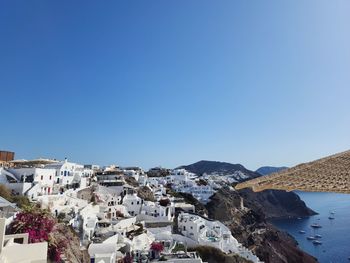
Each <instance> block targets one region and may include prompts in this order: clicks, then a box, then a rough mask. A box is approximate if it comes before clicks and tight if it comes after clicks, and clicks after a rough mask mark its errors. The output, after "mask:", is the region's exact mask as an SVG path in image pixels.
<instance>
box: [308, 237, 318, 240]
mask: <svg viewBox="0 0 350 263" xmlns="http://www.w3.org/2000/svg"><path fill="white" fill-rule="evenodd" d="M306 239H307V240H316V237H313V236H308V237H307V238H306Z"/></svg>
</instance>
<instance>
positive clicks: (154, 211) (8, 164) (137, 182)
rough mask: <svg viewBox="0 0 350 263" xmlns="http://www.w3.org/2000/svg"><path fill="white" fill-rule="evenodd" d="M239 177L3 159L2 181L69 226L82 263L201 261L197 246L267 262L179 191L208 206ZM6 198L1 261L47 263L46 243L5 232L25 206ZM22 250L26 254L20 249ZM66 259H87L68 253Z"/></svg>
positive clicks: (0, 165) (1, 209)
mask: <svg viewBox="0 0 350 263" xmlns="http://www.w3.org/2000/svg"><path fill="white" fill-rule="evenodd" d="M236 175H237V174H236ZM239 176H244V175H241V174H240V175H239ZM234 181H235V180H234V179H233V177H232V176H222V177H220V176H215V175H207V174H204V175H201V176H198V175H197V174H194V173H191V172H188V171H187V170H185V169H173V170H171V169H164V168H161V167H157V168H153V169H150V170H149V171H147V172H146V171H144V170H143V169H142V168H140V167H119V166H117V165H110V166H106V167H99V166H98V165H91V164H90V165H82V164H78V163H75V162H72V161H70V160H68V159H65V160H63V161H58V160H51V159H36V160H5V161H2V162H1V163H0V184H1V185H3V186H4V187H6V188H7V189H9V190H10V191H11V194H12V195H14V196H25V197H27V198H28V199H29V200H30V202H31V203H33V204H38V206H39V207H40V209H47V210H48V211H50V214H51V215H50V216H52V217H54V218H56V219H57V220H59V221H60V222H64V224H65V225H66V226H69V227H70V228H71V229H72V230H73V232H75V233H76V236H77V237H78V238H79V249H80V250H81V251H83V252H84V253H85V254H86V255H88V260H89V261H87V260H86V259H85V261H84V262H96V263H97V262H99V263H114V262H157V261H167V262H173V263H182V262H183V263H201V262H203V259H202V258H201V256H200V253H198V252H196V248H199V247H211V248H213V249H217V250H219V251H221V252H220V253H223V254H227V255H237V256H239V258H241V259H242V260H244V261H239V262H246V261H247V262H255V263H258V262H262V261H260V260H259V258H258V257H257V256H255V255H254V253H253V252H252V251H251V250H249V249H248V248H246V247H244V246H243V245H242V244H241V243H239V242H238V240H237V239H236V238H235V237H234V236H233V235H232V234H231V231H230V229H229V228H228V227H227V226H225V225H224V224H223V223H222V222H219V221H216V220H212V219H210V218H208V215H206V214H203V213H197V212H198V211H196V207H195V205H194V204H191V203H189V202H187V201H186V200H185V199H184V198H183V197H181V195H180V194H179V193H187V194H191V195H192V196H193V197H194V198H195V199H196V200H197V202H198V203H201V204H206V203H207V202H208V201H209V200H210V197H211V196H212V195H213V194H214V193H215V192H216V191H218V190H219V189H220V188H222V187H223V186H226V187H227V186H229V185H230V183H232V182H234ZM230 188H232V187H231V186H230ZM232 190H234V189H233V188H232ZM0 203H1V207H0V217H1V220H0V223H1V224H0V262H4V263H5V262H6V263H12V262H47V260H48V258H47V254H48V253H47V247H48V245H47V243H46V242H45V241H43V242H38V243H35V244H32V243H29V242H28V236H26V234H16V235H14V234H10V235H8V234H7V233H6V229H7V228H9V226H11V222H13V220H15V219H16V216H17V215H18V213H20V209H19V208H18V207H17V206H16V205H15V204H14V203H11V202H9V201H8V200H6V199H4V198H3V199H1V200H0ZM241 206H242V208H244V203H243V201H242V204H241ZM5 233H6V234H5ZM18 240H21V242H18ZM19 243H21V244H19ZM18 249H20V250H21V251H22V252H23V253H20V254H19V253H16V251H18ZM60 260H61V262H83V261H74V260H72V259H71V258H67V256H65V255H62V257H61V259H60ZM237 262H238V261H237Z"/></svg>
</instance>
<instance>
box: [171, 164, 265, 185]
mask: <svg viewBox="0 0 350 263" xmlns="http://www.w3.org/2000/svg"><path fill="white" fill-rule="evenodd" d="M178 168H182V169H186V170H187V171H189V172H191V173H195V174H197V175H202V174H204V173H206V174H215V175H218V176H220V175H236V176H235V178H236V180H237V181H238V182H241V181H244V180H248V179H252V178H256V177H259V176H261V175H260V174H258V173H256V172H253V171H250V170H248V169H246V168H245V167H244V166H243V165H241V164H232V163H225V162H215V161H199V162H196V163H193V164H190V165H183V166H180V167H178Z"/></svg>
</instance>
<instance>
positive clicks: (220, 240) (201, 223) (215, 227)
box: [178, 212, 260, 263]
mask: <svg viewBox="0 0 350 263" xmlns="http://www.w3.org/2000/svg"><path fill="white" fill-rule="evenodd" d="M178 230H179V231H180V232H181V233H182V234H183V235H184V236H185V237H188V238H190V239H192V240H194V241H196V242H198V244H199V245H203V246H212V247H216V248H218V249H220V250H221V251H223V252H224V253H236V254H239V255H240V256H242V257H244V258H246V259H248V260H251V261H252V262H255V263H259V262H260V260H259V258H258V257H256V256H255V255H254V254H253V253H252V252H251V251H250V250H248V249H247V248H245V247H243V246H242V245H241V244H240V243H238V241H237V240H236V239H235V238H234V237H233V236H232V234H231V231H230V229H228V228H227V227H226V226H225V225H224V224H223V223H221V222H219V221H216V220H209V219H206V218H203V217H201V216H199V215H195V214H190V213H183V212H182V213H180V214H179V217H178Z"/></svg>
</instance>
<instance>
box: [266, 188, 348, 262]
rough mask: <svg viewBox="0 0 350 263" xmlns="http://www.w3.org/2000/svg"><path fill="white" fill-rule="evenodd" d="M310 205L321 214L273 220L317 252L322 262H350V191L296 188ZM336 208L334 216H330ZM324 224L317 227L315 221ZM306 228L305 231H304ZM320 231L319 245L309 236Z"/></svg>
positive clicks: (300, 245) (314, 254)
mask: <svg viewBox="0 0 350 263" xmlns="http://www.w3.org/2000/svg"><path fill="white" fill-rule="evenodd" d="M295 193H296V194H298V195H299V196H300V198H301V199H302V200H303V201H304V202H305V203H306V205H307V206H308V207H310V208H311V209H313V210H314V211H316V212H317V213H319V215H315V216H311V217H309V218H302V219H282V220H273V221H272V223H273V224H274V225H275V226H276V227H278V228H279V229H281V230H284V231H286V232H288V233H289V234H291V235H292V236H293V237H294V238H295V239H296V240H297V241H298V243H299V247H300V248H301V249H302V250H304V251H306V252H308V253H309V254H311V255H313V256H314V257H316V258H317V259H318V261H319V262H321V263H330V262H332V263H350V260H349V257H350V194H335V193H307V192H295ZM330 212H334V217H335V219H334V220H329V219H328V217H329V216H330ZM313 223H318V224H320V225H321V226H322V228H319V229H313V228H312V227H310V225H311V224H313ZM299 230H304V231H305V232H306V233H305V234H300V233H299ZM315 234H319V235H322V238H320V239H319V240H320V241H322V245H319V246H315V245H314V244H313V243H312V241H309V240H307V239H306V237H307V236H311V235H315Z"/></svg>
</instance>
